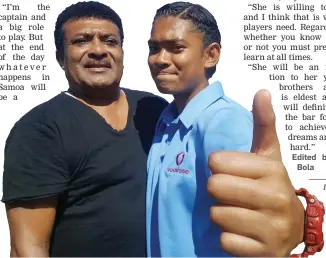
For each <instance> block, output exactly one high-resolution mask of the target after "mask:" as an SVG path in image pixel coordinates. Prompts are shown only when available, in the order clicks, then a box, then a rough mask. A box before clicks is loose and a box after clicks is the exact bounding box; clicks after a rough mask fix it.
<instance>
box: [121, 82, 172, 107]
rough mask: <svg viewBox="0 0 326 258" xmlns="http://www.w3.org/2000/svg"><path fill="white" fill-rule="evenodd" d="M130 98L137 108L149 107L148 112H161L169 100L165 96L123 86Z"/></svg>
mask: <svg viewBox="0 0 326 258" xmlns="http://www.w3.org/2000/svg"><path fill="white" fill-rule="evenodd" d="M122 90H123V91H124V92H125V93H126V95H127V96H128V98H129V99H130V100H131V101H132V102H134V103H135V105H136V106H137V109H142V110H143V109H144V110H145V109H148V112H150V111H152V112H155V113H156V112H158V113H161V112H162V111H163V110H164V108H166V107H167V105H168V104H169V102H168V101H167V100H165V99H164V98H162V97H160V96H157V95H155V94H153V93H150V92H146V91H139V90H133V89H126V88H122Z"/></svg>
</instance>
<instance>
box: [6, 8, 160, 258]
mask: <svg viewBox="0 0 326 258" xmlns="http://www.w3.org/2000/svg"><path fill="white" fill-rule="evenodd" d="M54 34H55V43H56V48H57V60H58V62H59V64H60V66H61V67H62V69H64V71H65V74H66V77H67V80H68V83H69V90H68V92H66V93H61V94H59V95H58V96H56V97H55V98H53V99H51V100H50V101H48V102H46V103H44V104H42V105H40V106H38V107H36V108H34V109H33V110H32V111H30V112H29V113H28V114H26V115H25V116H24V117H23V118H22V119H20V121H18V122H17V123H16V124H15V126H14V128H13V129H12V131H11V133H10V136H9V137H8V140H7V144H6V150H5V163H4V176H3V181H4V185H3V201H4V202H5V203H6V205H7V213H8V221H9V225H10V232H11V240H12V249H11V250H12V255H14V256H44V257H46V256H49V255H50V256H55V257H58V256H69V257H81V256H88V257H93V256H106V257H107V256H145V255H146V245H145V182H146V158H147V153H148V151H149V147H150V145H151V141H152V137H153V132H154V128H155V124H156V121H157V119H158V117H159V115H160V113H161V111H162V109H163V108H164V107H165V106H166V102H165V101H164V100H162V99H161V98H159V97H155V96H154V95H152V94H149V93H144V92H138V91H132V90H128V89H120V85H119V84H120V80H121V76H122V70H123V50H122V44H123V28H122V24H121V20H120V17H119V16H118V15H117V14H116V13H115V12H114V11H113V10H112V9H110V8H109V7H107V6H105V5H103V4H100V3H96V2H88V3H82V2H81V3H77V4H75V5H72V6H70V7H68V8H67V9H66V10H64V11H63V12H62V13H61V14H60V15H59V16H58V19H57V22H56V28H55V33H54Z"/></svg>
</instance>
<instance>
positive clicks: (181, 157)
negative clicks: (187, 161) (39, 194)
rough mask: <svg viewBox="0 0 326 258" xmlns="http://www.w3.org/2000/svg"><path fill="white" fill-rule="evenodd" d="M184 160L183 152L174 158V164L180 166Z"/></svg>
mask: <svg viewBox="0 0 326 258" xmlns="http://www.w3.org/2000/svg"><path fill="white" fill-rule="evenodd" d="M184 158H185V154H184V152H180V153H179V154H178V155H177V157H176V158H175V162H176V163H177V166H180V165H181V164H182V162H183V160H184Z"/></svg>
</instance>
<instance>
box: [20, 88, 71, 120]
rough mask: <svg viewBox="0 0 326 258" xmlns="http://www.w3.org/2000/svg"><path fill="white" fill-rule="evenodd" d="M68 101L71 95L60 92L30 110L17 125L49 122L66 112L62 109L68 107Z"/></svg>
mask: <svg viewBox="0 0 326 258" xmlns="http://www.w3.org/2000/svg"><path fill="white" fill-rule="evenodd" d="M68 102H69V97H68V96H65V95H64V94H63V93H60V94H58V95H56V96H54V97H52V98H51V99H49V100H47V101H45V102H43V103H41V104H38V105H37V106H35V107H34V108H32V109H31V110H29V111H28V112H27V113H25V114H24V115H23V116H22V117H21V118H20V119H19V120H18V121H17V122H16V125H21V124H25V123H40V124H48V123H49V122H50V121H53V120H55V119H57V118H58V117H60V114H61V115H62V113H64V112H62V111H63V109H65V108H66V105H67V103H68Z"/></svg>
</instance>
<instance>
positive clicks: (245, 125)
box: [203, 107, 253, 162]
mask: <svg viewBox="0 0 326 258" xmlns="http://www.w3.org/2000/svg"><path fill="white" fill-rule="evenodd" d="M252 136H253V120H252V114H251V112H249V111H246V110H243V109H242V108H241V109H240V108H239V107H227V108H223V109H221V110H219V111H218V112H217V113H216V115H215V116H214V118H213V119H212V120H211V121H210V123H209V124H208V126H207V127H206V128H205V132H204V137H203V148H204V155H205V157H204V158H205V160H206V162H208V157H209V155H210V154H211V153H212V152H214V151H223V150H229V151H242V152H249V151H250V149H251V144H252Z"/></svg>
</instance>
